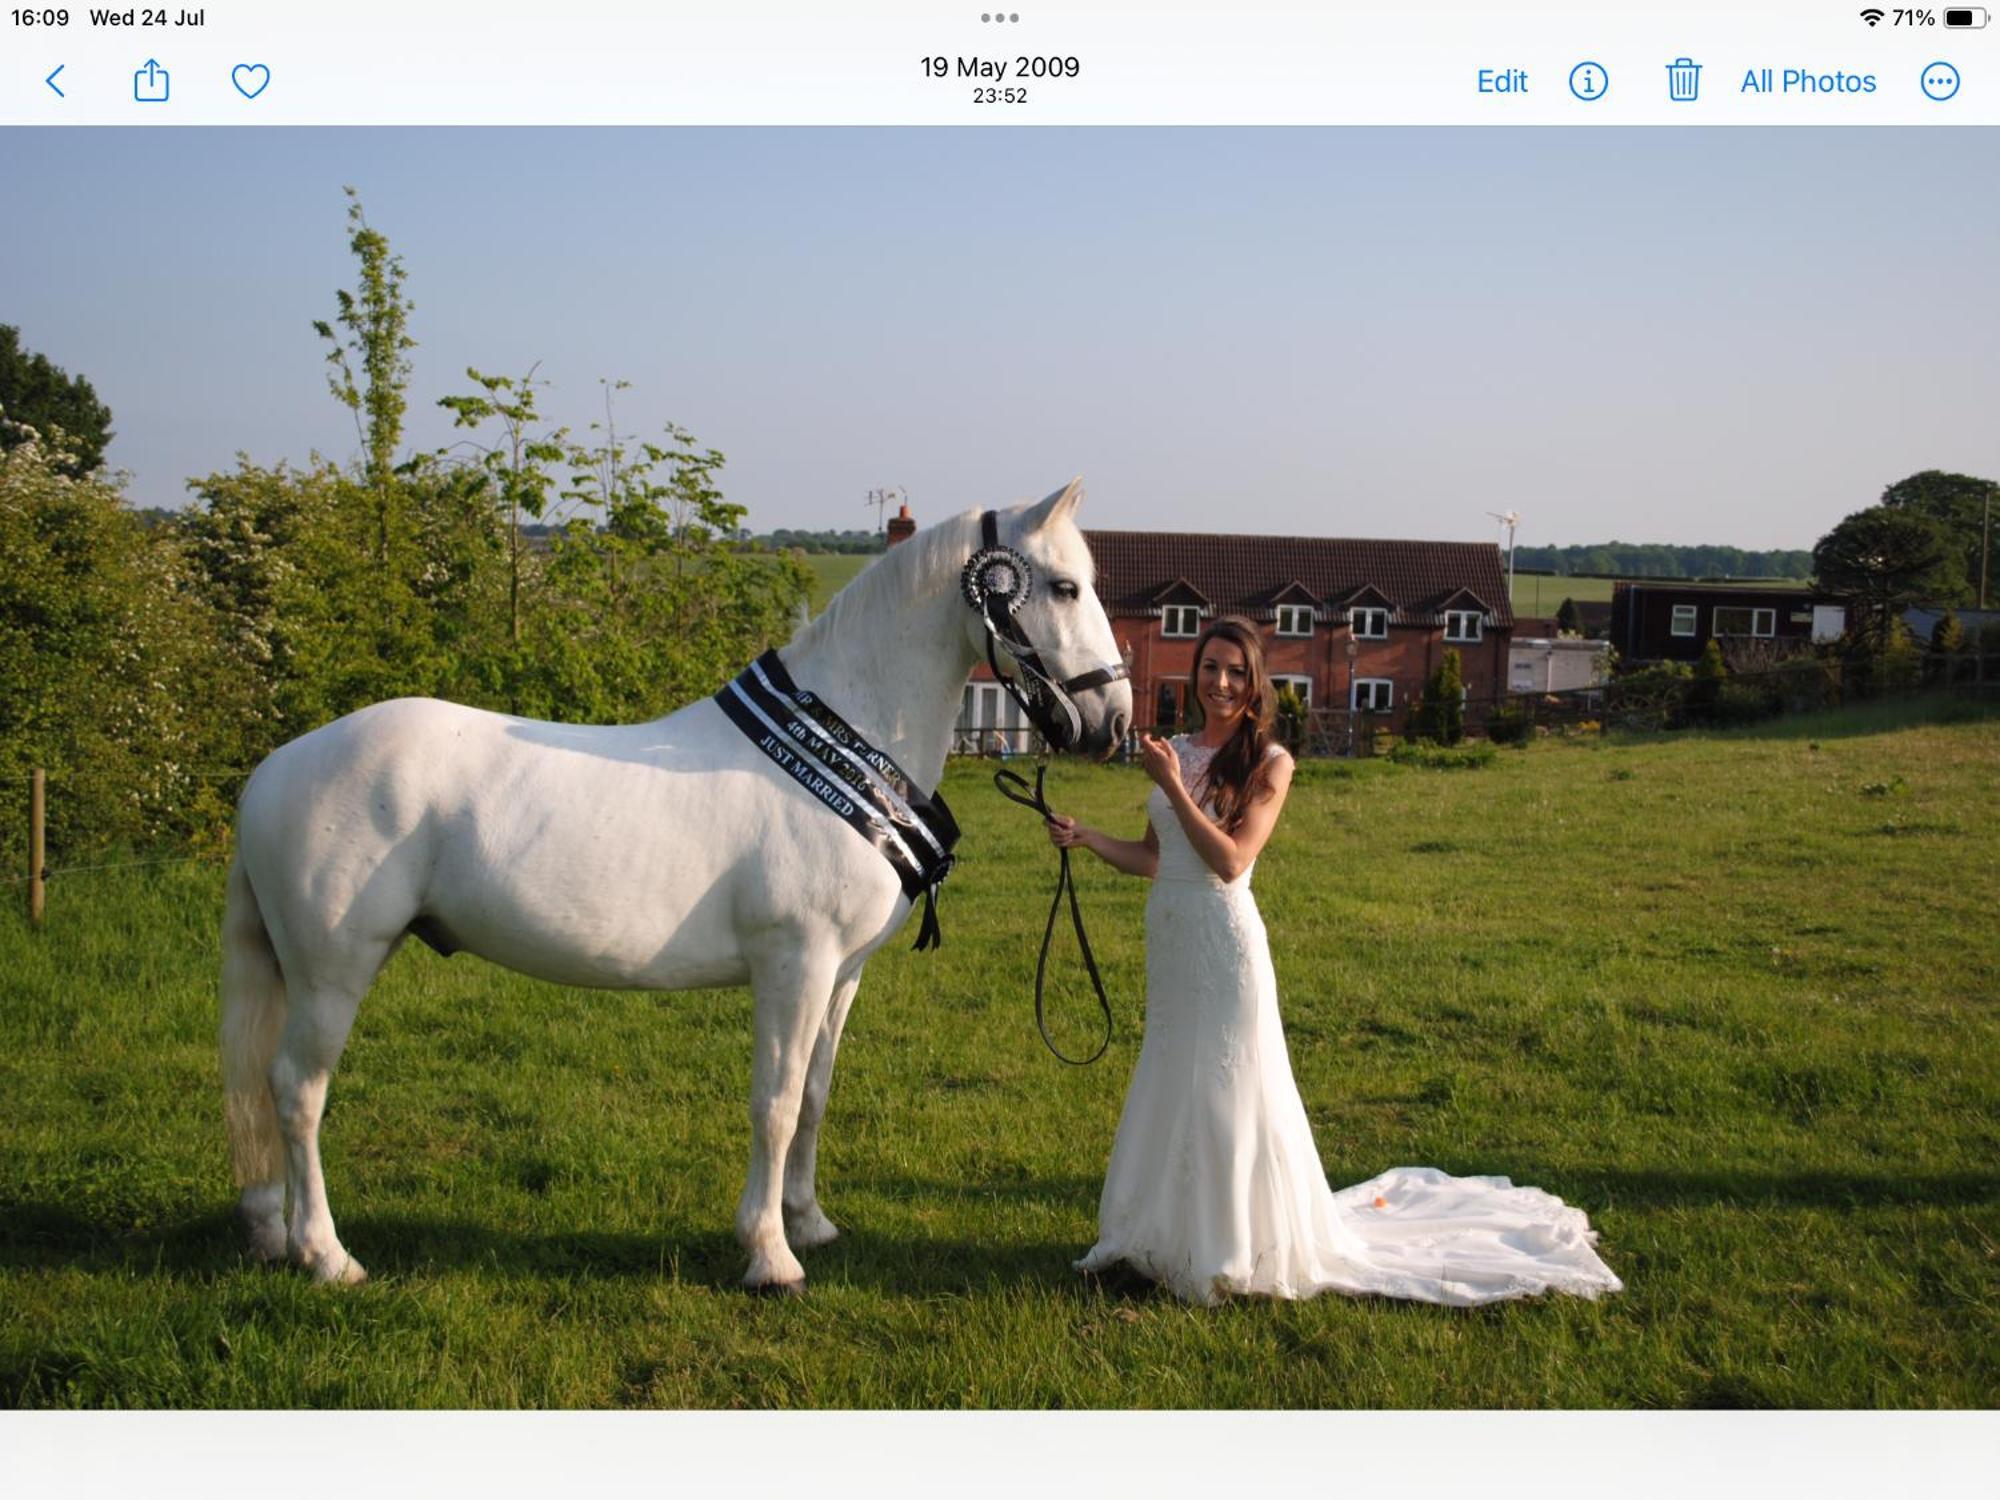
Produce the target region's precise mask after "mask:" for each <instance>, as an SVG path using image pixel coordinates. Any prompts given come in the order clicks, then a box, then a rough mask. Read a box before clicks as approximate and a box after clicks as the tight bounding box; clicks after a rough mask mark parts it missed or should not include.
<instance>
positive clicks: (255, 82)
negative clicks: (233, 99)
mask: <svg viewBox="0 0 2000 1500" xmlns="http://www.w3.org/2000/svg"><path fill="white" fill-rule="evenodd" d="M229 81H230V82H231V83H233V84H235V85H236V92H237V93H239V94H241V95H242V96H243V97H244V98H245V99H255V98H256V97H257V96H258V95H259V94H261V93H263V92H264V89H265V87H266V86H267V85H268V84H269V83H270V82H271V70H270V69H269V68H267V67H265V66H264V65H263V64H262V63H238V64H237V65H236V66H235V67H233V68H231V69H230V70H229Z"/></svg>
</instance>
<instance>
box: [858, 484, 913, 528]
mask: <svg viewBox="0 0 2000 1500" xmlns="http://www.w3.org/2000/svg"><path fill="white" fill-rule="evenodd" d="M891 500H894V501H895V502H896V503H897V504H899V505H908V504H909V503H910V492H909V491H908V490H906V489H904V488H903V487H902V486H901V485H900V484H889V485H884V486H883V487H882V488H881V489H879V490H870V491H869V492H868V498H867V499H866V500H864V501H862V502H861V503H862V504H863V505H872V506H874V507H875V533H876V535H877V536H880V535H881V533H882V512H883V511H884V510H885V509H887V508H888V505H889V502H890V501H891Z"/></svg>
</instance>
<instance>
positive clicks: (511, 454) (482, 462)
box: [438, 361, 615, 642]
mask: <svg viewBox="0 0 2000 1500" xmlns="http://www.w3.org/2000/svg"><path fill="white" fill-rule="evenodd" d="M540 368H541V364H540V362H539V361H537V362H536V363H535V364H533V365H530V366H529V367H528V372H527V374H525V375H520V376H511V375H483V374H481V373H480V372H479V371H478V370H476V369H472V368H469V367H468V368H467V370H466V372H465V376H466V379H468V380H470V381H471V382H472V383H473V384H474V385H476V386H478V387H479V391H478V393H477V394H472V395H464V396H445V397H443V398H441V399H440V400H439V401H438V405H439V406H442V407H444V408H445V409H446V410H448V411H450V412H451V413H452V415H453V418H454V425H455V426H459V427H468V428H472V429H475V430H477V429H479V428H482V427H485V426H486V425H487V424H489V423H492V424H495V425H497V427H498V429H499V431H498V434H497V440H496V441H494V442H491V443H480V442H472V443H471V444H470V446H471V447H472V448H473V450H474V452H475V453H476V454H477V455H478V458H477V460H476V463H477V466H478V468H479V469H480V470H481V471H482V472H483V473H484V475H485V477H486V481H487V484H488V486H489V489H488V493H489V494H490V496H491V497H492V499H493V502H494V504H495V506H496V508H497V510H498V512H499V513H500V514H501V515H504V516H505V517H506V524H507V638H508V639H509V640H510V641H516V642H518V641H519V640H520V639H521V581H522V576H523V572H524V563H523V553H524V544H523V540H522V534H521V524H522V523H521V517H522V516H523V515H525V516H527V517H528V518H529V519H530V520H534V521H539V520H541V518H542V515H543V513H544V512H545V511H546V510H547V509H548V504H549V497H550V495H551V494H552V493H553V492H554V491H555V488H556V485H557V482H558V480H557V476H556V472H555V468H554V466H555V465H556V464H559V463H561V462H563V461H564V460H565V459H566V458H568V457H569V456H570V450H569V447H568V446H567V445H568V439H569V431H568V429H567V428H561V427H557V428H548V427H545V426H544V425H543V423H542V416H541V413H540V411H539V410H537V408H536V405H535V391H536V388H537V387H543V388H546V387H547V385H548V382H547V381H546V380H537V379H535V371H537V370H538V369H540ZM614 447H615V442H614Z"/></svg>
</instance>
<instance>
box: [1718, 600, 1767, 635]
mask: <svg viewBox="0 0 2000 1500" xmlns="http://www.w3.org/2000/svg"><path fill="white" fill-rule="evenodd" d="M1715 633H1716V634H1717V635H1776V634H1777V633H1778V612H1777V611H1776V610H1775V609H1752V608H1750V607H1749V606H1747V605H1741V604H1718V605H1716V606H1715Z"/></svg>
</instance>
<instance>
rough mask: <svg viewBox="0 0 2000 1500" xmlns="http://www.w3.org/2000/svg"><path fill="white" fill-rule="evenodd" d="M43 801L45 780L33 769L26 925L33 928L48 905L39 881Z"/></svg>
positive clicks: (45, 791)
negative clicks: (27, 922)
mask: <svg viewBox="0 0 2000 1500" xmlns="http://www.w3.org/2000/svg"><path fill="white" fill-rule="evenodd" d="M47 800H48V778H47V776H46V775H45V774H44V773H43V771H42V768H41V767H40V766H37V767H35V769H34V770H33V771H31V772H29V773H28V921H29V922H30V923H32V924H33V925H34V926H36V927H39V926H41V925H42V910H43V907H44V906H45V905H46V903H47V901H48V891H47V889H46V887H45V886H44V884H43V880H42V875H43V865H44V863H45V860H44V857H43V854H44V851H43V847H42V842H43V840H42V834H43V827H44V825H45V824H46V822H47V806H46V804H47Z"/></svg>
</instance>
